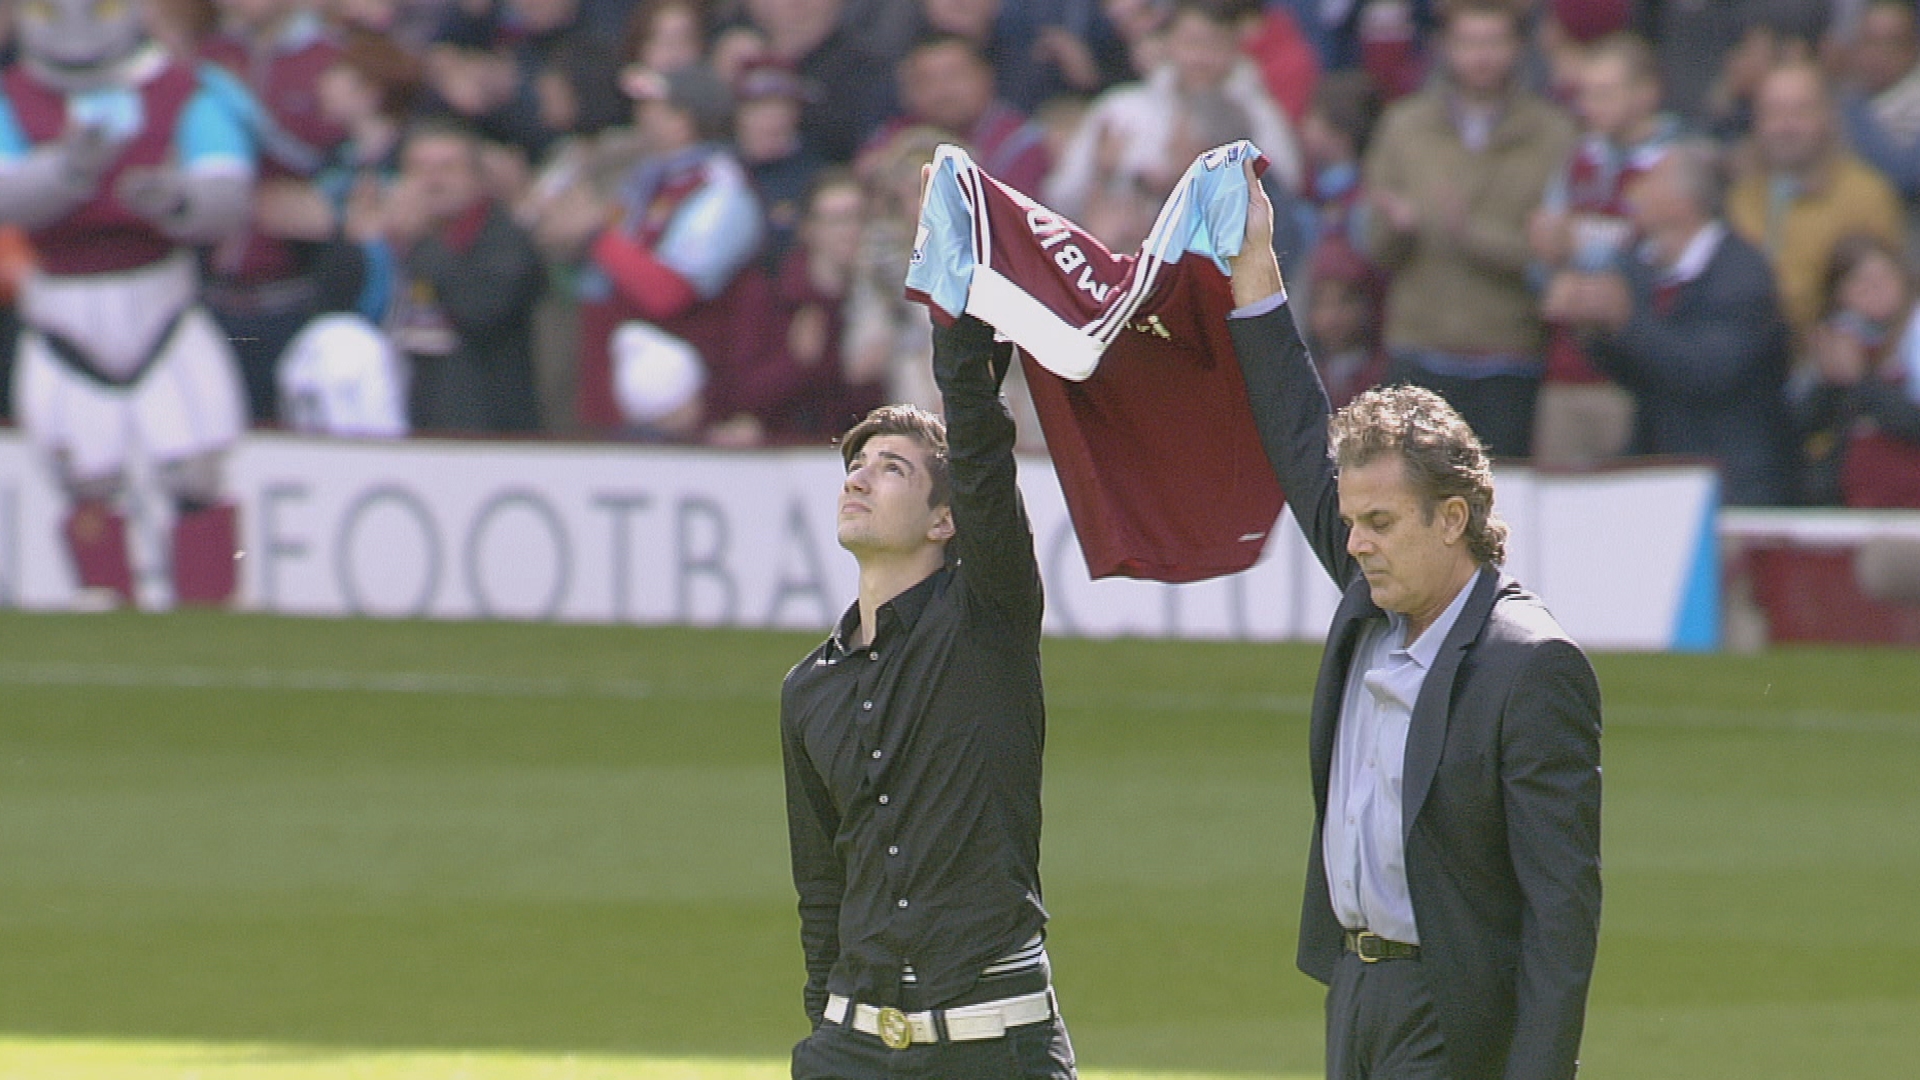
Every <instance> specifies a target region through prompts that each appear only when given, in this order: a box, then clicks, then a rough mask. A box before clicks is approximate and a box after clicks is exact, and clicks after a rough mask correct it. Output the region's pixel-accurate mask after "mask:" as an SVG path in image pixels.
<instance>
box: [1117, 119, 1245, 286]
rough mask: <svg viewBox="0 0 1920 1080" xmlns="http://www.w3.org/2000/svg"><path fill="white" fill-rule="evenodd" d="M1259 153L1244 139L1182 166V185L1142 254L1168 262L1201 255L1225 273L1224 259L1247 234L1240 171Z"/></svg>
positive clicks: (1243, 184)
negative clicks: (1184, 256) (1183, 167)
mask: <svg viewBox="0 0 1920 1080" xmlns="http://www.w3.org/2000/svg"><path fill="white" fill-rule="evenodd" d="M1259 156H1260V151H1258V150H1256V149H1254V146H1253V144H1252V143H1250V142H1248V141H1246V140H1245V139H1242V140H1240V141H1239V142H1234V143H1228V144H1227V145H1225V146H1221V147H1217V148H1215V149H1213V150H1209V151H1207V152H1206V153H1204V154H1202V155H1200V157H1199V158H1197V159H1195V161H1194V163H1193V164H1192V165H1190V166H1188V167H1187V175H1186V177H1185V178H1184V182H1183V183H1181V184H1179V185H1178V186H1176V187H1175V188H1174V193H1173V195H1172V197H1171V198H1170V199H1169V203H1170V204H1173V203H1178V202H1185V203H1186V205H1185V206H1179V205H1169V206H1168V207H1165V208H1163V209H1162V211H1161V217H1160V224H1159V225H1156V227H1155V229H1154V232H1153V233H1152V234H1150V235H1149V236H1148V237H1147V242H1146V244H1145V246H1144V247H1143V248H1142V249H1141V251H1142V254H1152V255H1155V256H1158V257H1159V258H1161V259H1164V260H1166V261H1168V262H1174V261H1176V260H1178V259H1179V258H1180V257H1181V256H1182V255H1187V254H1193V255H1204V256H1206V257H1207V258H1209V259H1212V260H1213V265H1214V266H1216V267H1218V268H1219V270H1220V272H1221V273H1223V274H1231V273H1232V270H1231V269H1230V268H1229V267H1228V266H1227V260H1228V259H1230V258H1232V257H1234V256H1235V255H1238V254H1240V245H1241V243H1242V242H1243V241H1245V239H1246V236H1247V174H1246V170H1244V169H1242V168H1241V167H1240V163H1241V162H1242V161H1245V160H1247V159H1248V158H1254V159H1256V162H1255V164H1256V166H1258V164H1259V162H1258V161H1257V159H1258V158H1259Z"/></svg>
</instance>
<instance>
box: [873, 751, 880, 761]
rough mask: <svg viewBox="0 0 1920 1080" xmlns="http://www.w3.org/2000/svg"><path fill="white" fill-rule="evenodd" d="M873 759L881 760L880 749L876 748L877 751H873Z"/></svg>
mask: <svg viewBox="0 0 1920 1080" xmlns="http://www.w3.org/2000/svg"><path fill="white" fill-rule="evenodd" d="M873 760H875V761H879V760H880V751H878V750H875V751H874V752H873Z"/></svg>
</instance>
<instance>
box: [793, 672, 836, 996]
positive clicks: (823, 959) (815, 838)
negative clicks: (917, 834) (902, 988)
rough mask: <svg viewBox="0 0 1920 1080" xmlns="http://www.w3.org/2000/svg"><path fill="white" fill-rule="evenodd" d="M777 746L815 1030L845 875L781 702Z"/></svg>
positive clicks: (823, 805) (814, 778)
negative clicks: (778, 741) (784, 778)
mask: <svg viewBox="0 0 1920 1080" xmlns="http://www.w3.org/2000/svg"><path fill="white" fill-rule="evenodd" d="M780 743H781V747H780V749H781V760H782V764H783V766H784V768H785V772H786V781H787V836H788V840H789V841H790V849H791V851H792V853H793V886H794V889H795V891H797V892H798V893H799V895H800V949H801V952H802V953H803V954H804V955H805V957H806V964H807V986H806V990H805V992H804V994H803V995H802V1002H803V1004H804V1005H805V1008H806V1011H807V1018H808V1019H809V1020H811V1021H812V1022H813V1025H814V1026H815V1027H819V1026H820V1022H821V1019H822V1018H823V1016H824V1014H825V1012H826V1008H827V975H828V973H829V972H831V971H832V970H833V965H834V963H835V962H836V961H838V960H839V959H840V901H841V898H842V897H843V896H845V895H846V871H845V869H844V868H843V867H842V866H841V865H840V856H839V853H838V852H837V851H836V850H835V849H834V837H835V836H836V835H838V833H839V831H840V813H839V811H838V810H837V809H836V808H835V807H834V805H833V798H832V796H831V795H829V794H828V792H827V786H826V784H825V783H824V782H822V781H821V779H820V774H819V773H817V772H815V771H814V768H813V762H812V760H811V759H810V758H808V756H807V748H806V744H805V742H804V741H803V740H802V739H801V735H800V724H799V718H798V717H797V716H795V715H793V712H792V710H791V709H790V707H789V706H788V705H787V704H786V703H785V702H782V705H781V709H780Z"/></svg>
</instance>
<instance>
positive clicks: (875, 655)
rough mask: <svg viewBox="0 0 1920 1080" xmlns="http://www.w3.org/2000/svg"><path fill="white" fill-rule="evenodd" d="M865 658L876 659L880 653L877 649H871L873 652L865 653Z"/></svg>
mask: <svg viewBox="0 0 1920 1080" xmlns="http://www.w3.org/2000/svg"><path fill="white" fill-rule="evenodd" d="M867 659H869V660H878V659H880V653H879V650H875V651H873V652H870V653H868V654H867Z"/></svg>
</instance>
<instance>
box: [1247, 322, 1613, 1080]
mask: <svg viewBox="0 0 1920 1080" xmlns="http://www.w3.org/2000/svg"><path fill="white" fill-rule="evenodd" d="M1232 330H1233V340H1234V346H1235V349H1236V350H1237V351H1238V353H1239V357H1240V366H1241V369H1242V371H1243V372H1244V373H1245V375H1246V380H1247V392H1248V397H1249V399H1250V400H1251V401H1252V403H1253V408H1254V415H1255V420H1256V422H1257V424H1258V426H1259V429H1260V436H1261V441H1262V442H1263V443H1264V444H1265V446H1266V450H1267V457H1268V459H1269V460H1270V461H1271V462H1272V463H1273V467H1274V471H1275V472H1276V473H1278V474H1279V477H1280V483H1281V486H1282V487H1284V488H1285V489H1286V492H1287V502H1288V504H1289V505H1291V506H1292V507H1293V512H1294V516H1295V517H1296V518H1298V519H1299V522H1300V526H1301V528H1302V530H1303V531H1304V532H1305V533H1306V536H1307V540H1308V542H1309V543H1310V544H1312V546H1313V550H1314V552H1315V554H1316V555H1318V556H1319V558H1320V563H1321V565H1322V566H1324V567H1325V568H1326V570H1327V572H1328V573H1329V574H1330V575H1332V577H1333V580H1334V582H1335V583H1336V584H1338V585H1339V586H1340V587H1341V588H1342V589H1343V590H1344V591H1345V595H1344V597H1343V598H1342V600H1341V602H1340V607H1339V610H1338V612H1337V613H1336V614H1335V615H1334V618H1333V625H1332V627H1331V628H1330V629H1329V630H1328V632H1327V649H1326V653H1325V654H1324V656H1323V657H1322V659H1321V665H1320V677H1319V682H1318V684H1317V686H1316V687H1315V691H1314V698H1313V717H1312V721H1313V722H1312V734H1311V739H1310V752H1311V763H1312V770H1313V797H1314V822H1313V843H1312V844H1311V846H1310V847H1309V848H1308V852H1309V854H1308V857H1307V879H1306V899H1305V904H1304V907H1303V909H1302V911H1301V916H1300V949H1299V964H1300V968H1301V970H1302V971H1305V972H1306V973H1307V974H1309V975H1311V976H1313V977H1314V978H1316V979H1319V980H1320V981H1322V982H1327V981H1329V980H1330V979H1331V978H1332V975H1333V968H1334V964H1335V962H1336V961H1337V960H1338V959H1339V957H1340V952H1341V949H1342V938H1341V934H1342V928H1341V926H1340V924H1339V922H1338V921H1337V920H1336V919H1335V917H1334V913H1333V905H1332V901H1331V899H1330V898H1329V894H1328V890H1327V875H1326V868H1325V866H1324V864H1323V862H1322V856H1321V834H1322V828H1323V825H1324V821H1325V817H1326V809H1327V777H1328V773H1329V771H1330V770H1331V767H1332V763H1333V746H1334V730H1335V727H1336V725H1337V724H1338V722H1339V719H1340V702H1341V697H1342V695H1343V692H1344V690H1345V687H1346V683H1347V669H1348V665H1349V663H1350V662H1351V660H1352V658H1353V652H1354V649H1355V646H1356V645H1357V644H1358V643H1359V640H1360V637H1361V632H1362V630H1363V629H1364V627H1365V625H1366V623H1367V621H1368V620H1370V619H1373V618H1377V617H1380V616H1381V614H1382V612H1381V610H1380V609H1379V608H1378V607H1376V606H1375V605H1374V603H1373V600H1372V598H1371V595H1370V590H1369V589H1368V587H1367V582H1366V579H1365V578H1364V577H1362V576H1361V575H1360V574H1359V572H1358V567H1357V566H1356V564H1355V563H1354V561H1353V559H1352V557H1351V556H1349V555H1348V554H1347V549H1346V545H1347V526H1346V524H1345V523H1343V522H1342V521H1341V520H1340V508H1339V495H1338V491H1337V489H1336V486H1335V476H1334V467H1333V464H1332V462H1331V461H1330V460H1329V459H1328V456H1327V416H1328V407H1327V398H1326V393H1325V391H1324V390H1322V389H1321V387H1320V381H1319V377H1318V376H1317V375H1316V374H1315V373H1314V369H1313V364H1312V362H1311V361H1310V360H1309V358H1308V356H1307V350H1306V346H1305V345H1303V344H1301V341H1300V334H1299V331H1298V330H1297V329H1296V328H1295V327H1294V323H1293V316H1292V314H1291V313H1290V312H1289V311H1288V309H1287V308H1286V307H1285V306H1282V307H1281V308H1279V309H1277V310H1276V311H1274V312H1272V313H1270V314H1267V315H1262V316H1259V317H1257V318H1252V319H1235V320H1233V322H1232ZM1471 588H1472V590H1473V591H1472V593H1471V594H1470V595H1469V597H1468V600H1467V603H1466V606H1465V607H1464V608H1463V609H1462V611H1461V613H1460V617H1459V620H1458V621H1457V622H1456V623H1455V624H1454V627H1453V631H1452V632H1451V633H1450V634H1449V635H1448V636H1447V639H1446V641H1445V643H1444V644H1443V645H1442V646H1441V649H1440V653H1439V656H1438V658H1437V659H1436V660H1435V662H1434V666H1433V669H1432V670H1431V671H1430V672H1429V673H1428V674H1427V679H1426V682H1425V683H1424V684H1423V685H1422V686H1421V689H1420V696H1419V699H1418V700H1417V701H1416V702H1415V704H1414V709H1413V718H1412V722H1411V724H1410V725H1409V727H1408V732H1407V750H1406V762H1405V769H1404V773H1403V777H1404V779H1403V786H1402V807H1401V812H1402V817H1403V821H1404V827H1405V830H1406V831H1405V842H1406V870H1407V888H1408V891H1409V893H1410V894H1411V896H1412V900H1413V911H1414V919H1415V921H1416V923H1417V924H1418V925H1419V928H1420V944H1421V951H1422V957H1421V960H1420V970H1421V971H1422V973H1423V974H1424V975H1425V976H1426V977H1427V979H1428V982H1429V984H1430V986H1431V989H1432V992H1433V999H1434V1001H1435V1002H1436V1007H1437V1009H1438V1013H1439V1023H1440V1030H1441V1034H1442V1036H1443V1037H1444V1039H1445V1041H1446V1049H1447V1057H1448V1062H1449V1065H1450V1070H1449V1075H1450V1076H1451V1077H1452V1078H1453V1080H1490V1078H1497V1077H1506V1078H1508V1080H1563V1078H1569V1077H1572V1076H1573V1075H1574V1071H1575V1067H1576V1064H1577V1061H1576V1058H1577V1055H1578V1053H1579V1049H1580V1033H1581V1029H1582V1026H1583V1024H1584V1021H1585V1014H1586V1000H1587V985H1588V981H1589V979H1590V978H1591V976H1592V973H1593V957H1594V948H1595V944H1596V941H1597V938H1598V934H1599V924H1600V687H1599V684H1598V682H1597V681H1596V680H1595V678H1594V675H1593V669H1592V668H1591V667H1590V666H1588V664H1587V660H1586V657H1585V655H1584V654H1582V653H1581V651H1580V648H1579V647H1578V646H1577V645H1575V644H1574V643H1573V642H1572V641H1570V640H1568V638H1567V636H1566V634H1565V633H1563V632H1562V631H1561V629H1560V627H1559V625H1558V624H1557V623H1555V622H1554V619H1553V616H1552V615H1550V614H1548V613H1547V610H1546V608H1545V607H1544V606H1542V605H1541V603H1540V601H1539V600H1538V599H1536V598H1535V597H1533V596H1532V595H1530V594H1529V593H1527V592H1526V590H1524V589H1522V588H1521V587H1520V586H1519V585H1518V584H1517V583H1516V582H1514V581H1513V580H1512V579H1511V578H1508V577H1506V576H1505V575H1504V574H1501V573H1500V572H1499V571H1498V569H1496V568H1493V567H1488V568H1484V569H1482V570H1481V572H1480V574H1479V576H1478V577H1477V578H1475V580H1474V583H1473V584H1472V586H1471Z"/></svg>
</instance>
